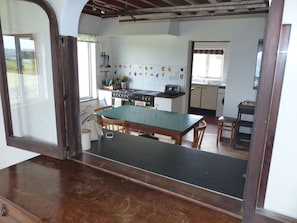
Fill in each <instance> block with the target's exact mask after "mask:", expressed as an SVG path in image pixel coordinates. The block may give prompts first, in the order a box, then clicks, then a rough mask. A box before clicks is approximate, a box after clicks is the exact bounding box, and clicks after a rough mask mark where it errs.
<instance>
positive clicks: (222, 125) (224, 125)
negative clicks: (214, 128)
mask: <svg viewBox="0 0 297 223" xmlns="http://www.w3.org/2000/svg"><path fill="white" fill-rule="evenodd" d="M236 122H237V119H235V118H230V117H225V116H221V117H219V118H218V132H217V145H218V143H219V141H221V137H222V132H223V131H229V132H231V136H230V145H232V143H233V140H234V137H235V128H236Z"/></svg>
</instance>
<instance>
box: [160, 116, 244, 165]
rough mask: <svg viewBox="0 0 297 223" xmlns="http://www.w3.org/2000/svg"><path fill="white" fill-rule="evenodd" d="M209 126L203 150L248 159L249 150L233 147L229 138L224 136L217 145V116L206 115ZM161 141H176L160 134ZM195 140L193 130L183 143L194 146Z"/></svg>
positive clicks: (184, 138)
mask: <svg viewBox="0 0 297 223" xmlns="http://www.w3.org/2000/svg"><path fill="white" fill-rule="evenodd" d="M204 118H205V120H206V122H207V127H206V131H205V134H204V138H203V141H202V145H201V148H200V149H201V150H203V151H207V152H211V153H217V154H221V155H225V156H231V157H234V158H239V159H244V160H247V159H248V156H249V152H248V151H246V150H237V149H234V148H232V146H231V145H230V140H229V138H222V140H221V142H219V144H218V145H216V140H217V118H216V117H215V116H209V115H205V116H204ZM159 138H160V141H164V142H167V143H174V141H173V140H170V139H169V138H168V137H166V136H165V137H164V136H159ZM192 141H193V131H191V132H189V133H188V134H187V135H185V136H184V137H183V141H182V145H183V146H185V147H189V148H191V147H192Z"/></svg>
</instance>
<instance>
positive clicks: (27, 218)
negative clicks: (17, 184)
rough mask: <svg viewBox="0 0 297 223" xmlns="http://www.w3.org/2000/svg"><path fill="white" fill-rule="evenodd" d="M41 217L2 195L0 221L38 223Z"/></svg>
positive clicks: (0, 199) (3, 222) (4, 222)
mask: <svg viewBox="0 0 297 223" xmlns="http://www.w3.org/2000/svg"><path fill="white" fill-rule="evenodd" d="M36 222H41V220H40V219H38V218H37V217H35V216H33V215H31V214H30V213H28V212H27V211H25V210H24V209H22V208H20V207H18V206H16V205H14V204H13V203H12V202H10V201H8V200H6V199H3V198H1V197H0V223H36Z"/></svg>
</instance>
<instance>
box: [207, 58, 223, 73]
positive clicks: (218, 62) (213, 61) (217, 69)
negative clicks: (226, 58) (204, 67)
mask: <svg viewBox="0 0 297 223" xmlns="http://www.w3.org/2000/svg"><path fill="white" fill-rule="evenodd" d="M222 59H223V56H222V55H219V54H212V55H209V66H208V75H207V77H208V78H213V79H220V78H221V76H222Z"/></svg>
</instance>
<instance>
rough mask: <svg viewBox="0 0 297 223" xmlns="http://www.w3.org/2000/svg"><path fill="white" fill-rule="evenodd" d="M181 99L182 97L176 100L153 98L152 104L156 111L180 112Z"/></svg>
mask: <svg viewBox="0 0 297 223" xmlns="http://www.w3.org/2000/svg"><path fill="white" fill-rule="evenodd" d="M183 97H184V95H182V96H179V97H176V98H164V97H155V99H154V104H155V107H156V109H158V110H163V111H170V112H182V102H183Z"/></svg>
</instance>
